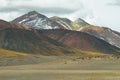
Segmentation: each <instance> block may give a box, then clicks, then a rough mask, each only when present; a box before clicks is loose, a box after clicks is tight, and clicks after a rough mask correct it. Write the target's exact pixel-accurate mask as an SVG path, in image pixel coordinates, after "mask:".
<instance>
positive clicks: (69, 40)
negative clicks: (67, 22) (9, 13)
mask: <svg viewBox="0 0 120 80" xmlns="http://www.w3.org/2000/svg"><path fill="white" fill-rule="evenodd" d="M39 34H43V35H45V36H48V37H49V38H51V39H54V40H57V41H59V42H61V43H63V44H65V45H67V46H69V47H72V48H75V49H79V50H86V51H93V52H94V51H95V52H102V53H114V54H117V53H119V52H117V51H119V48H117V47H115V46H112V45H110V44H108V43H107V42H105V41H104V40H101V39H99V38H96V37H94V36H91V35H89V34H87V33H83V32H79V31H71V30H62V29H61V30H60V29H59V30H57V29H56V30H43V31H39Z"/></svg>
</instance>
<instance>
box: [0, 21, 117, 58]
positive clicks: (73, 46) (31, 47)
mask: <svg viewBox="0 0 120 80" xmlns="http://www.w3.org/2000/svg"><path fill="white" fill-rule="evenodd" d="M3 22H4V24H3ZM0 49H6V50H12V51H16V52H22V53H29V54H34V55H35V54H39V55H57V56H60V55H86V54H91V53H100V54H103V53H106V54H119V52H118V51H119V49H118V48H117V47H114V46H112V45H110V44H108V43H106V42H105V41H103V40H101V39H98V38H96V37H94V36H91V35H89V34H87V33H83V32H79V31H71V30H64V29H52V30H51V29H50V30H35V29H30V28H29V27H28V28H26V27H25V26H21V25H19V24H13V23H9V22H5V21H0Z"/></svg>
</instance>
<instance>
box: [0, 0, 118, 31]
mask: <svg viewBox="0 0 120 80" xmlns="http://www.w3.org/2000/svg"><path fill="white" fill-rule="evenodd" d="M0 2H1V5H0V19H3V20H6V21H11V20H13V19H15V18H17V17H19V16H21V15H23V14H26V13H27V12H29V11H34V10H35V11H38V12H39V13H41V14H44V15H46V16H48V17H52V16H60V17H66V18H69V19H71V20H75V19H77V18H82V19H84V20H85V21H86V22H88V23H90V24H93V25H98V26H104V27H109V28H111V29H113V30H116V31H119V32H120V0H0Z"/></svg>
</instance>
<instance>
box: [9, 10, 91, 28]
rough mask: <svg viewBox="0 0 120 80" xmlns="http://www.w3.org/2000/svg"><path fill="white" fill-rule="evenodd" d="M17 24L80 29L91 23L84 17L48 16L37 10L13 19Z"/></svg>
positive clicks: (34, 26)
mask: <svg viewBox="0 0 120 80" xmlns="http://www.w3.org/2000/svg"><path fill="white" fill-rule="evenodd" d="M11 22H12V23H15V24H22V25H24V26H29V27H30V28H33V29H68V30H79V29H81V27H83V26H88V25H89V24H88V23H87V22H85V21H84V20H82V19H80V18H79V19H77V20H75V21H71V20H69V19H67V18H61V17H57V16H54V17H51V18H48V17H46V16H44V15H42V14H40V13H38V12H36V11H31V12H28V13H27V14H25V15H22V16H20V17H18V18H16V19H15V20H13V21H11Z"/></svg>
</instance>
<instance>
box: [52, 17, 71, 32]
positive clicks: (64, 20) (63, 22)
mask: <svg viewBox="0 0 120 80" xmlns="http://www.w3.org/2000/svg"><path fill="white" fill-rule="evenodd" d="M50 19H51V20H52V21H55V22H57V23H59V24H60V25H62V26H64V27H65V29H68V30H73V26H72V24H71V23H72V21H71V20H69V19H67V18H61V17H57V16H54V17H51V18H50Z"/></svg>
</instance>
